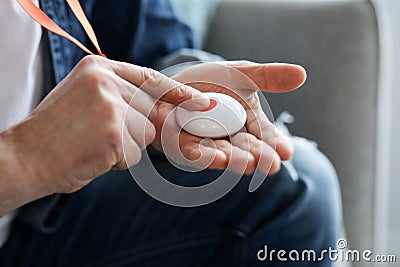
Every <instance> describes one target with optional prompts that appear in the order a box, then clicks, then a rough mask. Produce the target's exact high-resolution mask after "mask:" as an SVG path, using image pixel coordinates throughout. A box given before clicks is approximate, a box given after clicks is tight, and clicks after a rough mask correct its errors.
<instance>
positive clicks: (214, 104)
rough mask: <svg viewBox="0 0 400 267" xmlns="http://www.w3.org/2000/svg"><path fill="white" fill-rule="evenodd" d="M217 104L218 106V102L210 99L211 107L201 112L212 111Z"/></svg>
mask: <svg viewBox="0 0 400 267" xmlns="http://www.w3.org/2000/svg"><path fill="white" fill-rule="evenodd" d="M217 104H218V102H217V101H216V100H215V99H212V98H210V105H209V106H208V107H207V108H205V109H203V110H200V111H201V112H206V111H210V110H212V109H213V108H215V107H216V106H217Z"/></svg>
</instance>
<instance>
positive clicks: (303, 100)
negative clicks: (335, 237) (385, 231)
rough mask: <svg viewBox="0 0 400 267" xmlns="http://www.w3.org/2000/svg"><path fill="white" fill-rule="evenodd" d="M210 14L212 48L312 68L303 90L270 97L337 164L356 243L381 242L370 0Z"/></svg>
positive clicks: (276, 0)
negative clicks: (378, 238) (378, 231)
mask: <svg viewBox="0 0 400 267" xmlns="http://www.w3.org/2000/svg"><path fill="white" fill-rule="evenodd" d="M210 14H211V15H210V16H211V17H209V21H208V26H209V27H208V28H207V30H206V31H205V40H204V49H205V50H206V51H209V52H212V53H216V54H219V55H221V56H223V57H225V58H227V59H230V60H235V59H247V60H252V61H256V62H290V63H298V64H301V65H303V66H304V67H305V68H306V69H307V71H308V81H307V83H306V84H305V85H304V86H303V87H302V88H301V89H300V90H298V91H296V92H292V93H287V94H282V95H272V94H268V95H267V99H268V100H269V104H270V106H271V109H272V111H273V112H274V113H275V115H277V114H279V113H280V112H282V111H284V110H287V111H289V112H290V113H291V114H293V115H294V117H295V119H296V120H295V123H293V124H292V125H290V126H289V128H290V130H291V131H292V133H293V134H295V135H300V136H305V137H307V138H309V139H312V140H315V141H316V142H317V143H318V144H319V147H320V149H321V150H322V151H323V152H324V153H325V154H326V155H327V156H328V157H329V158H330V159H331V161H332V162H333V164H334V166H335V167H336V169H337V172H338V175H339V178H340V183H341V188H342V198H343V203H344V221H345V229H346V231H347V236H348V240H349V244H350V247H351V248H354V249H360V250H361V249H374V248H376V244H377V243H378V242H379V240H376V236H377V229H379V227H380V225H379V223H380V222H379V221H377V220H376V217H377V216H376V215H377V214H378V212H379V209H380V206H379V197H380V196H379V194H380V192H379V190H380V189H379V188H378V189H377V187H376V185H377V176H376V173H377V168H379V166H378V163H377V162H379V158H378V154H379V153H378V152H379V151H381V150H379V147H378V143H379V142H378V138H379V134H380V133H379V130H378V129H379V128H378V126H377V125H378V116H380V115H379V113H378V109H379V103H378V101H377V99H378V93H379V90H378V88H379V70H380V45H379V31H378V22H377V16H376V11H375V8H374V6H373V5H372V3H371V2H370V1H366V0H365V1H363V0H340V1H338V0H336V1H335V0H331V1H328V0H326V1H321V0H320V1H317V0H297V1H293V0H291V1H290V0H264V1H260V0H243V1H232V0H223V1H219V2H218V4H217V5H216V8H215V9H214V12H213V13H210ZM359 264H360V263H359ZM354 265H357V264H354ZM360 266H361V265H360ZM362 266H365V263H363V264H362Z"/></svg>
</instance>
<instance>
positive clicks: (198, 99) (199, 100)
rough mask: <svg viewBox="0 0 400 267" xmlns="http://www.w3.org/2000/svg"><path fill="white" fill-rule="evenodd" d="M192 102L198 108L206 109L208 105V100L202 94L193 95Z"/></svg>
mask: <svg viewBox="0 0 400 267" xmlns="http://www.w3.org/2000/svg"><path fill="white" fill-rule="evenodd" d="M193 101H194V103H196V104H197V105H199V106H200V108H206V107H208V105H210V98H209V97H208V96H206V95H203V94H196V95H193Z"/></svg>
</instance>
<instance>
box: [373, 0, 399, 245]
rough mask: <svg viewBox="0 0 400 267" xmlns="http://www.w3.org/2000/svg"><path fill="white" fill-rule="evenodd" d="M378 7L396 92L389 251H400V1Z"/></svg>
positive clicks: (382, 0) (378, 0) (382, 1)
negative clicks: (384, 31) (385, 36)
mask: <svg viewBox="0 0 400 267" xmlns="http://www.w3.org/2000/svg"><path fill="white" fill-rule="evenodd" d="M375 4H376V5H377V7H378V8H380V9H381V11H382V13H381V15H382V16H383V21H382V22H383V23H385V24H386V25H384V26H385V27H386V30H387V33H388V35H389V36H388V38H387V39H385V42H387V43H384V44H383V45H385V49H387V51H385V52H386V53H387V55H388V60H389V61H388V72H389V73H388V75H387V78H388V79H389V82H390V84H389V86H391V89H392V99H391V101H392V103H391V110H392V112H391V114H392V117H391V124H392V128H391V139H392V140H391V141H392V142H391V143H392V146H391V155H390V158H391V164H390V165H391V169H390V178H389V196H388V197H389V198H388V202H389V204H388V238H387V250H388V251H392V252H399V251H400V212H399V204H400V194H399V189H400V138H399V137H400V119H399V117H400V103H399V101H400V86H399V84H400V30H399V25H400V16H399V11H400V1H398V0H375Z"/></svg>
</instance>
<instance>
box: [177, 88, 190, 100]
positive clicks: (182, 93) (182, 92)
mask: <svg viewBox="0 0 400 267" xmlns="http://www.w3.org/2000/svg"><path fill="white" fill-rule="evenodd" d="M173 94H174V95H173V96H174V99H176V100H177V101H178V102H183V101H185V100H188V99H189V98H190V96H191V94H190V93H188V91H187V89H186V88H185V87H184V86H177V87H175V88H174V89H173Z"/></svg>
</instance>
